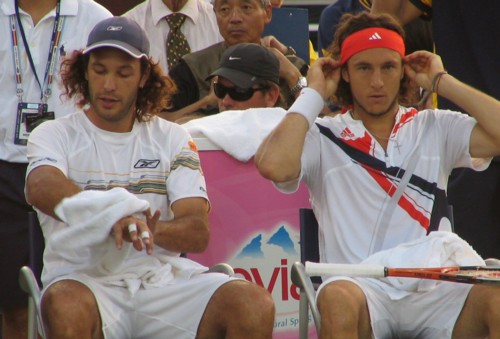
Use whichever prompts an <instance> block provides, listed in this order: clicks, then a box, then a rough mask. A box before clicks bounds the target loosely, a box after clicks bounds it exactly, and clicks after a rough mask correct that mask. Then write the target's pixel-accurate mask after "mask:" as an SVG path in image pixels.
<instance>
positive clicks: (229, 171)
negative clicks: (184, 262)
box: [189, 141, 315, 339]
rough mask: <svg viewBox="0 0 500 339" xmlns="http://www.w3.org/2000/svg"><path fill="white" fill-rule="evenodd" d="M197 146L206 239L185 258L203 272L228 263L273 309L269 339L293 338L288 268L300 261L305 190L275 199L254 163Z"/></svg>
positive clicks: (294, 306)
mask: <svg viewBox="0 0 500 339" xmlns="http://www.w3.org/2000/svg"><path fill="white" fill-rule="evenodd" d="M197 144H198V146H199V147H200V148H201V149H200V159H201V163H202V167H203V171H204V174H205V179H206V182H207V190H208V194H209V197H210V201H211V204H212V210H211V213H210V225H211V226H210V227H211V229H210V230H211V236H210V244H209V247H208V249H207V250H206V251H205V252H204V253H202V254H197V255H196V254H190V255H189V257H190V258H191V259H193V260H196V261H198V262H200V263H201V264H203V265H206V266H211V265H213V264H216V263H219V262H227V263H228V264H230V265H231V266H233V268H234V270H235V273H236V274H237V276H239V277H242V278H244V279H246V280H249V281H252V282H254V283H257V284H259V285H261V286H263V287H264V288H266V289H267V290H268V291H269V292H270V293H271V294H272V296H273V299H274V301H275V304H276V321H275V326H274V334H273V338H278V339H281V338H283V339H284V338H298V309H299V303H298V300H299V291H298V288H297V287H296V286H295V285H293V284H292V282H291V280H290V267H291V265H292V264H293V263H294V262H295V261H299V260H300V248H299V208H301V207H309V206H310V204H309V193H308V192H307V189H306V188H305V187H301V188H300V190H299V191H298V192H297V193H294V194H290V195H286V194H283V193H280V192H279V191H277V190H276V188H274V187H273V185H272V183H271V182H270V181H269V180H266V179H264V178H262V177H261V176H260V175H259V173H258V172H257V170H256V168H255V165H254V163H253V160H250V161H249V162H247V163H242V162H240V161H238V160H235V159H234V158H232V157H231V156H229V155H228V154H227V153H225V152H224V151H220V150H203V147H202V145H201V144H200V143H199V142H198V141H197ZM310 324H312V322H310ZM312 327H313V326H312V325H311V326H310V332H311V336H310V338H314V337H315V333H314V329H313V328H312Z"/></svg>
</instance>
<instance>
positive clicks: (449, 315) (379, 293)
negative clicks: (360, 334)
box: [318, 277, 472, 339]
mask: <svg viewBox="0 0 500 339" xmlns="http://www.w3.org/2000/svg"><path fill="white" fill-rule="evenodd" d="M334 280H349V281H352V282H353V283H355V284H356V285H358V286H359V287H360V288H361V290H362V291H363V293H364V294H365V296H366V299H367V303H368V310H369V312H370V322H371V326H372V330H373V338H384V339H390V338H399V339H406V338H414V339H429V338H439V339H445V338H451V335H452V332H453V328H454V327H455V323H456V321H457V319H458V316H459V315H460V312H461V311H462V308H463V306H464V303H465V300H466V299H467V296H468V294H469V291H470V289H471V288H472V285H469V284H461V283H454V282H439V283H438V284H436V287H435V288H434V289H432V290H430V291H427V292H415V293H412V294H410V295H409V296H407V297H404V298H402V299H400V300H391V299H390V298H389V297H388V296H387V294H386V292H385V291H383V290H382V289H381V288H380V287H379V286H378V285H375V284H374V283H373V282H372V281H373V279H353V278H345V277H342V278H340V279H339V278H338V277H337V278H330V279H328V280H326V281H325V283H324V284H322V285H321V287H323V286H324V285H326V284H327V283H329V282H332V281H334ZM318 292H319V290H318Z"/></svg>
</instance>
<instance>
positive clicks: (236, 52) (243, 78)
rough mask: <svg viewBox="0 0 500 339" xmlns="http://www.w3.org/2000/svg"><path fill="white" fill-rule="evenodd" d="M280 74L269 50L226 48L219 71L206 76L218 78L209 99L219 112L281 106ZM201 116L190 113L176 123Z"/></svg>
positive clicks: (254, 46)
mask: <svg viewBox="0 0 500 339" xmlns="http://www.w3.org/2000/svg"><path fill="white" fill-rule="evenodd" d="M292 67H293V65H292ZM279 72H280V63H279V60H278V58H277V57H276V56H275V55H274V53H273V52H272V51H271V50H270V49H268V48H266V47H263V46H261V45H258V44H251V43H241V44H236V45H234V46H231V47H229V48H228V49H226V51H225V52H224V54H222V58H221V60H220V64H219V68H217V69H216V70H215V71H214V72H212V74H210V75H209V76H208V77H207V79H208V80H210V79H212V78H214V77H215V78H216V80H215V81H214V82H213V90H212V91H211V93H210V95H208V96H207V98H210V100H212V101H213V102H214V103H216V104H217V106H218V107H219V112H224V111H227V110H244V109H247V108H256V107H275V106H282V99H281V95H280V87H279ZM188 110H189V109H188ZM202 117H204V115H202V114H199V113H190V114H185V115H184V116H183V117H182V118H180V119H178V120H176V122H177V123H185V122H187V121H189V120H192V119H195V118H202Z"/></svg>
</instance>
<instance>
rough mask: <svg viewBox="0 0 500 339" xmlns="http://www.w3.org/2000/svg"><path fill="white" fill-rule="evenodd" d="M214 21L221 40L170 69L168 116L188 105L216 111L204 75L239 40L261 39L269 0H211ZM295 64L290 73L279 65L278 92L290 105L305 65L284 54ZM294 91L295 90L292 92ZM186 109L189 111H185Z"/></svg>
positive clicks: (204, 111) (195, 109)
mask: <svg viewBox="0 0 500 339" xmlns="http://www.w3.org/2000/svg"><path fill="white" fill-rule="evenodd" d="M213 6H214V10H215V14H216V17H217V24H218V27H219V31H220V33H221V35H222V36H223V37H224V41H223V42H220V43H218V44H215V45H212V46H210V47H208V48H206V49H204V50H201V51H198V52H195V53H190V54H188V55H185V56H184V57H183V58H182V59H181V62H179V64H177V65H176V66H175V67H174V68H173V69H171V70H170V72H169V74H170V76H171V77H172V79H173V80H174V81H175V83H176V85H177V87H178V92H177V93H176V95H174V97H173V107H172V108H171V109H170V113H163V114H162V117H164V118H166V119H168V120H173V121H175V120H177V119H179V118H180V117H181V116H182V114H184V113H185V110H183V111H181V112H182V114H179V112H178V111H179V110H181V109H182V108H185V107H187V106H190V105H191V106H190V109H191V110H190V112H201V113H202V114H205V115H209V114H214V113H217V112H218V108H217V106H216V105H213V101H209V100H206V97H207V96H208V95H210V87H211V82H210V81H209V80H206V79H207V77H208V76H209V75H210V74H211V73H212V72H213V71H214V70H215V69H216V68H217V67H218V66H219V61H220V59H221V57H222V54H223V53H224V51H225V50H226V49H227V48H228V47H229V46H233V45H235V44H238V43H242V42H246V43H257V44H260V43H261V35H262V32H263V31H264V26H265V25H266V24H267V23H268V22H270V20H271V17H272V12H271V4H270V2H269V0H214V3H213ZM287 57H288V58H289V59H290V61H292V63H293V64H294V65H295V66H296V67H295V70H294V72H293V73H291V72H288V70H285V69H283V70H281V69H280V88H281V93H282V95H283V96H284V98H285V99H286V105H290V104H291V103H292V102H293V100H294V98H293V94H294V93H295V92H297V91H298V89H299V88H300V87H301V86H303V83H302V81H303V80H304V79H305V78H304V77H303V75H305V73H306V72H307V68H308V65H307V64H306V63H305V62H304V61H303V60H302V59H300V58H298V57H296V56H294V55H290V56H287ZM292 92H294V93H292ZM188 113H189V112H188Z"/></svg>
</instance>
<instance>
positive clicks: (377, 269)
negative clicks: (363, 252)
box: [305, 261, 385, 278]
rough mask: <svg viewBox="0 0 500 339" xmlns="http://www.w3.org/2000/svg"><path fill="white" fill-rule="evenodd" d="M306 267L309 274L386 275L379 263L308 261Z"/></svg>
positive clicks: (369, 276) (380, 276)
mask: <svg viewBox="0 0 500 339" xmlns="http://www.w3.org/2000/svg"><path fill="white" fill-rule="evenodd" d="M305 269H306V274H307V275H309V276H346V277H365V278H383V277H385V267H384V266H378V265H361V264H359V265H358V264H326V263H315V262H310V261H306V264H305Z"/></svg>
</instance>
